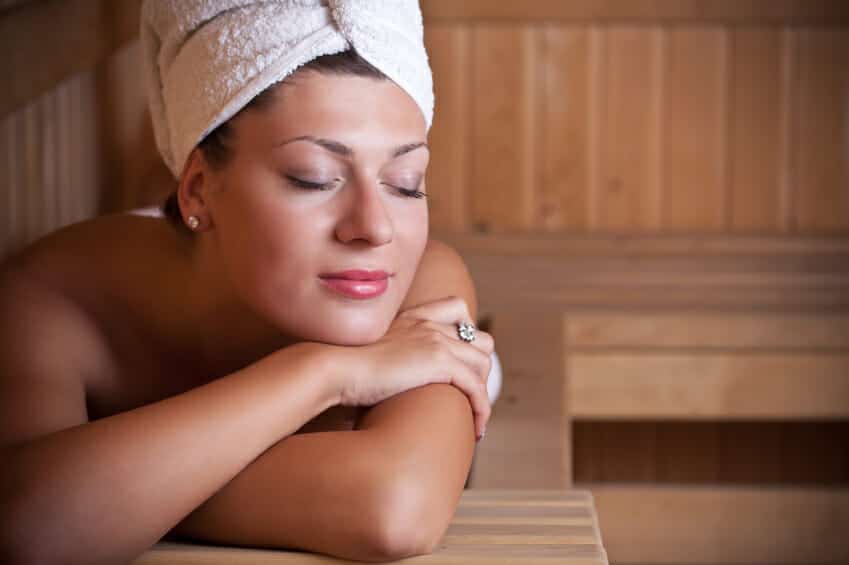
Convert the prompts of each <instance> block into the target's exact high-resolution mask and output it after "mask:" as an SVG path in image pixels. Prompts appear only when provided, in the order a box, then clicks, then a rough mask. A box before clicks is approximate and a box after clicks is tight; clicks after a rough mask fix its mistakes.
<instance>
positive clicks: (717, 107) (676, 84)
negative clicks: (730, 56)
mask: <svg viewBox="0 0 849 565" xmlns="http://www.w3.org/2000/svg"><path fill="white" fill-rule="evenodd" d="M666 33H667V34H668V40H667V41H666V50H667V53H666V56H665V59H666V65H665V67H664V72H663V95H662V96H663V134H662V136H663V149H662V151H663V173H662V174H663V177H662V180H660V179H658V181H657V182H661V183H662V190H663V193H662V197H661V207H662V212H661V224H662V229H663V230H666V231H693V232H705V231H714V232H718V231H723V230H724V228H725V223H726V220H727V218H726V194H725V193H726V181H727V178H726V177H727V174H726V144H725V140H726V124H725V122H726V119H727V110H726V106H727V94H726V86H727V79H726V73H727V70H726V67H727V47H726V44H727V41H726V37H727V32H726V31H724V30H722V29H720V28H715V27H711V28H691V27H688V28H673V29H671V30H668V31H667V32H666ZM655 96H657V94H655Z"/></svg>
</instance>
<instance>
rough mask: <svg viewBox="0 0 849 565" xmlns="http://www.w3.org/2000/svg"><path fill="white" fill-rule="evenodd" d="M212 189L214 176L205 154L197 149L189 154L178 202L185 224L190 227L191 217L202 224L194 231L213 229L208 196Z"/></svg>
mask: <svg viewBox="0 0 849 565" xmlns="http://www.w3.org/2000/svg"><path fill="white" fill-rule="evenodd" d="M211 189H212V174H211V172H210V169H209V164H208V163H207V162H206V159H205V158H204V156H203V152H202V151H201V150H200V149H198V148H197V147H195V148H194V149H192V152H191V153H189V158H188V161H187V163H186V167H185V168H184V169H183V176H182V177H180V183H179V185H178V186H177V202H179V204H180V212H181V213H182V216H183V223H185V224H186V225H188V220H189V217H190V216H195V217H196V218H197V219H198V220H199V221H200V224H199V225H198V227H197V228H196V229H194V230H193V231H196V232H197V231H204V230H206V229H209V228H211V227H212V214H211V213H210V210H209V207H208V204H207V195H208V194H209V193H210V191H211Z"/></svg>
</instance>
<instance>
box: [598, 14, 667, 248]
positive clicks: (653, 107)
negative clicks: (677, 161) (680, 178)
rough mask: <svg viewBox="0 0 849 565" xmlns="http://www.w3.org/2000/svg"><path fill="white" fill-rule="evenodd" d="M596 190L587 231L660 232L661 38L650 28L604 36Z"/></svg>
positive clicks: (617, 30) (614, 29) (611, 30)
mask: <svg viewBox="0 0 849 565" xmlns="http://www.w3.org/2000/svg"><path fill="white" fill-rule="evenodd" d="M605 40H606V43H605V63H604V69H605V70H604V83H603V85H604V86H603V95H604V96H605V103H604V104H605V106H604V107H603V110H602V114H601V116H602V117H601V118H600V123H599V127H600V133H599V135H600V138H601V140H600V143H601V151H602V153H601V156H600V163H599V166H600V173H599V175H598V181H599V186H598V188H596V189H595V190H594V191H593V197H594V199H595V202H593V204H592V209H593V210H595V211H596V214H595V215H594V217H593V218H591V222H592V224H591V228H592V229H593V230H600V231H608V232H610V231H623V230H624V231H645V230H651V229H655V228H658V227H659V212H660V210H659V207H660V200H659V199H660V190H661V184H660V123H659V116H660V107H661V105H662V98H661V91H660V89H661V81H660V78H661V74H660V71H661V68H662V62H661V56H662V53H663V50H662V34H661V31H660V29H659V28H657V27H655V26H648V27H622V26H613V27H611V28H609V29H608V30H607V31H606V32H605Z"/></svg>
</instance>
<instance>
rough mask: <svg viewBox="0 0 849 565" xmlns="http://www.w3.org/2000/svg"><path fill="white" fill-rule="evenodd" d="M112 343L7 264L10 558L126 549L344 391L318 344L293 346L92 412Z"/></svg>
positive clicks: (1, 453) (3, 398)
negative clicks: (324, 365)
mask: <svg viewBox="0 0 849 565" xmlns="http://www.w3.org/2000/svg"><path fill="white" fill-rule="evenodd" d="M103 343H104V342H103V340H102V339H101V337H100V336H99V334H98V332H97V331H96V330H95V329H94V326H93V324H92V323H91V321H90V320H89V319H88V318H86V315H85V314H84V313H83V312H81V311H79V310H78V309H77V308H76V307H75V306H74V304H73V303H70V302H69V301H68V300H67V299H64V298H63V297H62V296H60V295H58V294H56V293H54V292H51V291H50V289H47V288H45V287H42V286H40V285H39V283H38V282H37V281H35V280H33V279H31V278H28V277H27V276H25V275H23V274H21V273H15V274H12V273H9V272H7V273H5V274H4V275H3V276H2V283H0V561H2V562H3V563H36V562H37V563H118V562H126V561H128V560H130V559H132V558H133V557H135V556H137V555H138V554H139V553H141V552H142V551H143V550H144V549H146V548H147V547H149V546H150V545H152V544H153V543H155V542H156V541H157V540H158V539H160V538H161V537H162V535H163V534H164V533H165V532H167V531H168V530H169V529H170V528H171V527H173V526H174V525H175V524H176V523H178V522H179V520H180V519H182V518H183V517H184V516H185V515H187V514H188V513H189V512H191V510H192V509H194V508H195V507H197V505H199V504H200V503H201V502H202V501H203V500H205V499H206V498H208V497H209V496H211V495H212V494H213V493H214V492H215V491H217V490H218V489H220V488H221V487H222V486H224V485H225V484H226V483H227V482H228V481H229V480H230V479H231V478H232V477H233V476H235V475H236V474H237V473H238V472H239V471H241V470H242V469H243V468H244V467H246V466H247V465H248V464H249V463H250V462H251V461H252V460H254V459H255V458H256V457H257V456H258V455H260V454H261V453H262V452H263V451H265V450H266V449H267V448H268V447H269V446H271V445H272V444H274V442H276V441H278V440H279V439H280V438H281V437H283V436H285V435H287V434H289V433H292V432H293V431H294V430H296V429H297V428H298V427H299V426H300V425H302V424H303V423H304V422H305V421H307V420H308V419H309V418H311V417H313V416H314V415H315V414H317V413H319V412H321V411H322V410H323V409H325V408H327V407H329V406H331V405H333V404H334V403H336V402H337V401H338V400H337V399H336V398H335V396H334V394H335V388H334V387H333V386H332V384H333V383H332V382H331V381H329V380H328V379H325V378H324V377H323V375H320V374H319V371H320V368H318V367H314V366H312V365H310V364H309V363H308V361H309V359H312V358H311V357H309V356H303V355H301V354H300V353H298V352H297V350H291V351H287V352H286V354H285V356H284V357H281V356H279V355H278V354H282V352H283V351H286V350H282V351H281V352H278V354H274V355H278V357H275V356H274V355H272V356H269V357H267V358H264V359H263V360H261V361H259V362H258V363H255V364H254V365H251V366H250V367H248V368H246V369H244V370H242V371H239V372H237V373H233V374H232V375H229V376H226V377H223V378H221V379H218V380H216V381H213V382H211V383H209V384H207V385H204V386H201V387H198V388H195V389H193V390H191V391H189V392H186V393H184V394H180V395H176V396H173V397H171V398H168V399H165V400H162V401H160V402H156V403H153V404H149V405H146V406H143V407H141V408H138V409H135V410H130V411H127V412H124V413H120V414H117V415H114V416H111V417H108V418H103V419H100V420H97V421H94V422H87V420H88V417H87V411H86V405H85V376H86V375H88V374H90V373H91V372H97V371H101V370H103V367H104V366H107V365H108V359H107V357H108V355H107V354H106V353H105V347H104V345H103ZM296 347H297V346H296ZM129 524H131V525H132V527H128V525H129Z"/></svg>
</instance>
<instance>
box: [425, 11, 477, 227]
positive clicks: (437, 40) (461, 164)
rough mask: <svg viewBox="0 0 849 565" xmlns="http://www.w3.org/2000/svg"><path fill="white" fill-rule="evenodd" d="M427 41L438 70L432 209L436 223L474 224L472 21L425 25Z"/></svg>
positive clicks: (432, 224)
mask: <svg viewBox="0 0 849 565" xmlns="http://www.w3.org/2000/svg"><path fill="white" fill-rule="evenodd" d="M425 44H426V46H427V50H428V56H429V60H430V65H431V69H432V71H433V81H434V94H435V96H436V100H437V101H438V102H437V106H438V108H439V111H437V112H436V113H435V114H434V121H433V127H432V128H431V131H430V134H429V136H428V137H429V139H428V143H429V145H430V164H429V165H428V172H427V194H428V197H427V198H428V213H429V215H430V227H431V229H436V230H439V229H444V230H457V231H460V230H465V229H468V227H469V226H468V224H469V222H468V205H467V201H468V199H469V198H470V197H471V194H470V193H469V190H468V188H467V187H469V186H471V185H470V182H469V181H470V175H471V168H470V166H469V161H470V159H471V157H470V156H469V140H470V135H471V129H470V126H471V124H470V119H469V110H470V107H471V99H470V97H469V94H470V90H471V84H470V82H471V78H470V67H469V65H470V60H469V57H470V51H471V32H470V30H469V29H468V27H466V26H460V25H455V24H434V25H430V26H427V27H425Z"/></svg>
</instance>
